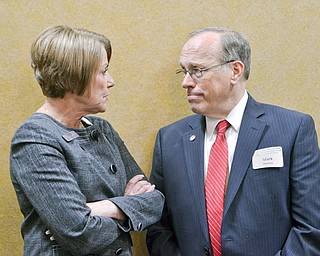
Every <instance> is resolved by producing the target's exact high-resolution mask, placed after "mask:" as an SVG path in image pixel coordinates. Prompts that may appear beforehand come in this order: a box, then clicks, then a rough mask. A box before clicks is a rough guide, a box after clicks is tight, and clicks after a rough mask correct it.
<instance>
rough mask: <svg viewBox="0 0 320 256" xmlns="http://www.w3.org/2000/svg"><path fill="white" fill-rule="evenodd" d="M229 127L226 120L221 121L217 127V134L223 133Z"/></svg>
mask: <svg viewBox="0 0 320 256" xmlns="http://www.w3.org/2000/svg"><path fill="white" fill-rule="evenodd" d="M229 127H230V124H229V122H228V121H227V120H225V119H224V120H221V121H220V122H219V123H218V125H217V133H223V134H224V133H225V132H226V130H227V129H228V128H229Z"/></svg>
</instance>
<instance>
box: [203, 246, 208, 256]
mask: <svg viewBox="0 0 320 256" xmlns="http://www.w3.org/2000/svg"><path fill="white" fill-rule="evenodd" d="M203 252H204V254H205V255H210V249H209V248H208V247H204V248H203Z"/></svg>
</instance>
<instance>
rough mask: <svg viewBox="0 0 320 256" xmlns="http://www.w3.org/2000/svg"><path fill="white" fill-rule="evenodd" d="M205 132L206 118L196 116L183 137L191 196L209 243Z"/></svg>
mask: <svg viewBox="0 0 320 256" xmlns="http://www.w3.org/2000/svg"><path fill="white" fill-rule="evenodd" d="M204 131H205V119H204V117H203V116H198V115H195V118H194V119H193V120H192V122H190V130H189V131H188V132H186V133H185V134H184V135H183V148H184V154H185V160H186V166H187V170H186V172H187V175H188V178H189V184H190V189H191V191H192V193H191V194H192V195H193V200H194V203H195V207H196V209H197V211H198V214H199V221H200V225H201V227H202V230H203V232H204V235H205V237H206V238H207V240H208V241H209V237H208V226H207V221H206V204H205V194H204V160H203V154H204V148H203V147H204Z"/></svg>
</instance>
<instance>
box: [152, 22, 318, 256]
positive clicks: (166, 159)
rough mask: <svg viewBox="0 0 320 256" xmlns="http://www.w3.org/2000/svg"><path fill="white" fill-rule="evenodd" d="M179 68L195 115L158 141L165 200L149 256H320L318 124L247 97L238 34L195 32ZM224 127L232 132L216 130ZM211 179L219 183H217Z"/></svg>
mask: <svg viewBox="0 0 320 256" xmlns="http://www.w3.org/2000/svg"><path fill="white" fill-rule="evenodd" d="M180 65H181V67H182V69H181V70H178V71H177V73H182V74H184V78H183V81H182V87H183V88H184V89H185V90H186V92H187V98H188V101H189V103H190V107H191V109H192V111H193V112H195V113H196V115H192V116H190V117H187V118H184V119H182V120H180V121H177V122H175V123H173V124H171V125H168V126H167V127H164V128H162V129H160V131H159V133H158V136H157V139H156V143H155V148H154V156H153V165H152V173H151V182H152V183H154V184H155V185H156V187H157V188H158V189H159V190H160V191H162V192H163V193H164V194H165V197H166V203H165V208H164V211H163V215H162V219H161V221H160V222H159V223H157V224H155V225H153V226H152V227H150V228H149V230H148V234H147V244H148V249H149V252H150V254H151V255H164V256H171V255H183V256H186V255H190V256H199V255H221V254H222V255H227V256H232V255H243V256H248V255H254V256H257V255H259V256H261V255H290V256H293V255H299V256H301V255H320V200H319V197H320V154H319V146H318V140H317V135H316V131H315V125H314V121H313V120H312V118H311V117H310V116H309V115H306V114H302V113H298V112H295V111H291V110H286V109H283V108H280V107H276V106H271V105H266V104H261V103H258V102H256V101H255V100H254V99H253V98H252V97H251V96H250V95H249V94H248V93H247V91H246V81H247V80H248V78H249V73H250V47H249V44H248V42H247V40H246V39H245V37H244V36H243V35H242V34H240V33H237V32H234V31H231V30H228V29H224V28H204V29H200V30H197V31H195V32H193V33H191V36H190V38H189V40H188V41H187V42H186V43H185V45H184V46H183V48H182V51H181V57H180ZM221 120H222V122H221V124H222V123H223V126H224V129H225V130H226V131H219V132H218V133H217V130H216V129H217V128H216V127H217V126H218V127H221V125H220V121H221ZM218 123H219V124H218ZM217 124H218V125H217ZM219 129H220V128H219ZM216 138H217V141H216V142H215V140H216ZM218 138H219V139H218ZM218 140H219V142H218ZM215 144H216V145H217V146H215ZM211 151H212V152H211ZM217 156H219V159H218V160H216V157H217ZM216 166H218V167H216ZM213 173H217V175H218V176H219V175H220V176H221V177H222V178H220V182H218V184H214V183H215V182H217V181H218V178H217V176H215V174H213ZM221 181H223V183H221ZM212 187H214V188H215V189H212ZM216 188H217V189H216ZM218 190H219V191H218ZM221 190H222V196H220V194H219V193H221ZM219 199H221V200H222V207H221V208H222V209H220V210H219V203H220V204H221V202H218V201H219ZM212 200H213V201H212ZM220 214H221V216H220ZM215 218H217V219H215ZM219 218H220V219H219Z"/></svg>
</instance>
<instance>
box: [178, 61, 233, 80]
mask: <svg viewBox="0 0 320 256" xmlns="http://www.w3.org/2000/svg"><path fill="white" fill-rule="evenodd" d="M234 61H236V60H228V61H226V62H223V63H220V64H216V65H213V66H211V67H208V68H193V69H191V71H189V70H184V69H177V70H176V74H180V73H184V76H186V75H187V73H188V74H189V76H190V77H191V78H192V79H195V78H200V77H203V73H202V72H203V71H208V70H209V69H212V68H217V67H219V66H223V65H225V64H228V63H231V62H234ZM195 72H200V76H196V75H195ZM193 75H194V76H193Z"/></svg>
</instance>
